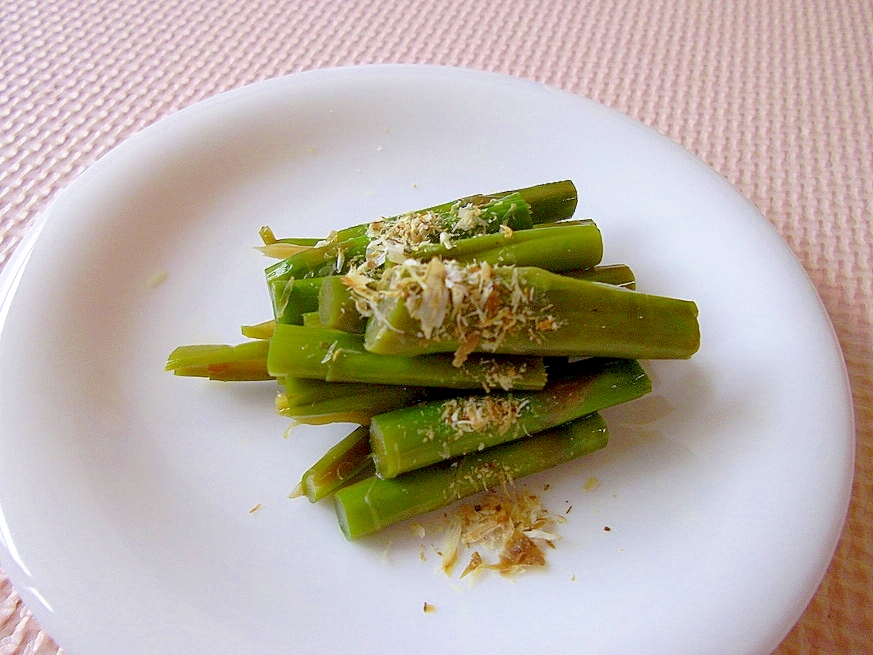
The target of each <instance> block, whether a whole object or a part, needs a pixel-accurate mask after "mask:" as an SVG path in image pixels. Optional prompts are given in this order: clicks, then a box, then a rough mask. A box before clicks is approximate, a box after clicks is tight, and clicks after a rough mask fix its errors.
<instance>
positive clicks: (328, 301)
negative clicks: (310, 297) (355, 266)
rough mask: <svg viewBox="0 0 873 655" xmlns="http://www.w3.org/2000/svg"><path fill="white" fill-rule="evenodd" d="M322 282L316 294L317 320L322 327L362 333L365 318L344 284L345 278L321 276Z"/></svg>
mask: <svg viewBox="0 0 873 655" xmlns="http://www.w3.org/2000/svg"><path fill="white" fill-rule="evenodd" d="M322 279H323V280H324V282H323V283H322V285H321V289H320V290H319V294H318V320H319V321H320V323H321V324H322V325H323V326H324V327H329V328H333V329H335V330H342V331H343V332H353V333H355V334H363V333H364V329H365V328H366V327H367V319H366V317H364V316H363V315H362V314H361V313H360V312H359V311H358V308H357V307H356V306H355V297H354V296H353V295H352V292H351V289H349V287H348V285H347V284H346V281H345V278H344V277H343V276H339V275H331V276H328V277H325V278H322Z"/></svg>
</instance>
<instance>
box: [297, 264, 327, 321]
mask: <svg viewBox="0 0 873 655" xmlns="http://www.w3.org/2000/svg"><path fill="white" fill-rule="evenodd" d="M328 277H329V276H328ZM322 279H327V278H322ZM300 318H301V321H302V322H301V325H303V327H327V326H326V325H324V324H323V323H322V322H321V317H320V316H319V315H318V312H317V311H316V312H306V313H305V314H303V315H302V316H301V317H300Z"/></svg>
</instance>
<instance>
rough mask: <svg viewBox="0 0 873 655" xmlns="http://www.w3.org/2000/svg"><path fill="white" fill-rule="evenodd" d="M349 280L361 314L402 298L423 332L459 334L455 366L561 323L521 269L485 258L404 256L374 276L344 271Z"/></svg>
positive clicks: (437, 337) (445, 336) (439, 337)
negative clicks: (500, 266)
mask: <svg viewBox="0 0 873 655" xmlns="http://www.w3.org/2000/svg"><path fill="white" fill-rule="evenodd" d="M507 271H508V272H507ZM346 284H347V285H348V286H349V288H350V289H351V290H352V293H353V295H354V296H355V299H356V304H357V308H358V311H360V312H361V314H362V315H363V316H373V315H375V314H377V313H378V312H379V306H380V304H381V303H382V301H383V300H386V299H400V300H402V301H403V303H404V305H405V307H406V309H407V311H408V312H409V315H410V316H411V317H412V318H413V319H415V320H417V321H418V322H419V323H420V333H419V335H420V336H421V337H423V338H425V339H428V340H434V341H445V340H450V341H451V340H457V341H458V344H459V345H458V347H457V349H456V351H455V360H454V364H455V366H461V365H462V364H463V363H464V361H465V360H466V359H467V357H468V355H469V354H470V353H471V352H473V351H475V350H484V351H488V352H494V351H495V350H497V348H498V347H499V346H500V344H501V342H502V341H503V340H504V339H505V338H506V337H507V336H508V335H514V334H526V335H527V337H528V338H529V339H530V340H532V341H537V342H539V341H541V340H542V333H543V332H549V331H555V330H557V329H559V328H560V327H561V325H562V323H561V321H560V320H558V318H557V317H556V316H555V315H554V313H553V310H554V307H553V305H551V304H550V303H548V302H547V301H546V300H545V299H544V298H542V297H538V294H537V292H536V290H535V289H533V288H532V287H531V286H529V285H528V284H526V283H525V282H524V280H523V279H522V278H521V276H520V275H519V271H518V269H516V268H512V269H495V268H494V267H493V266H491V265H490V264H488V263H487V262H483V263H469V264H461V263H458V262H457V261H454V260H443V259H441V258H439V257H434V258H432V259H431V260H430V261H429V262H420V261H418V260H414V259H406V260H404V261H403V262H402V263H401V264H399V265H397V266H392V267H390V268H388V269H387V270H386V271H385V272H384V273H383V274H382V277H381V278H380V279H379V280H378V281H376V282H373V281H372V280H371V279H369V278H368V277H367V276H366V275H365V274H363V273H361V272H360V271H358V272H355V273H352V274H350V275H347V276H346Z"/></svg>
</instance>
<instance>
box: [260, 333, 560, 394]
mask: <svg viewBox="0 0 873 655" xmlns="http://www.w3.org/2000/svg"><path fill="white" fill-rule="evenodd" d="M267 368H268V370H269V371H270V373H271V374H272V375H274V376H276V377H279V376H289V377H299V378H310V379H317V380H326V381H328V382H372V383H379V384H395V385H408V386H421V387H447V388H453V389H476V388H485V389H491V388H498V387H500V386H501V385H500V384H499V382H500V381H511V382H512V384H511V385H510V386H511V387H512V388H515V389H541V388H542V387H543V386H544V385H545V382H546V375H545V366H544V365H543V362H542V359H541V358H536V357H534V358H527V357H522V358H513V357H509V358H496V357H494V356H487V355H483V356H478V357H471V358H470V360H469V361H468V362H466V363H465V364H464V365H463V366H460V367H458V366H453V365H452V357H451V356H447V355H439V354H438V355H428V356H427V357H398V356H390V355H389V356H386V355H374V354H373V353H369V352H367V351H366V350H365V349H364V344H363V338H362V337H361V335H357V334H349V333H346V332H342V331H340V330H331V329H328V328H316V327H303V326H299V325H282V324H279V325H276V331H275V333H274V334H273V337H272V339H271V340H270V348H269V353H268V357H267Z"/></svg>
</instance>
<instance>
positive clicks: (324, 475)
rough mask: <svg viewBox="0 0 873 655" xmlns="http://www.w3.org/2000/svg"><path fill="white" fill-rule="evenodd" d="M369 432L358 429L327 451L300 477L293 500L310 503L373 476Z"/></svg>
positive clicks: (362, 428)
mask: <svg viewBox="0 0 873 655" xmlns="http://www.w3.org/2000/svg"><path fill="white" fill-rule="evenodd" d="M373 473H374V469H373V460H372V459H371V458H370V431H369V430H368V429H367V428H365V427H359V428H357V429H356V430H355V431H354V432H352V433H351V434H349V435H348V436H347V437H345V438H344V439H343V440H342V441H340V442H339V443H338V444H336V445H335V446H333V447H332V448H331V449H330V450H328V451H327V452H326V453H325V454H324V455H323V456H322V457H321V459H319V460H318V461H317V462H316V463H315V464H313V465H312V467H311V468H309V469H307V471H306V472H305V473H304V474H303V477H302V478H301V480H300V485H299V486H298V488H297V489H295V491H294V493H292V497H293V496H298V495H305V496H306V497H307V498H308V499H309V502H311V503H314V502H316V501H318V500H321V499H322V498H324V497H325V496H328V495H330V494H332V493H333V492H334V491H336V490H337V489H339V488H341V487H343V486H346V485H348V484H350V483H352V482H355V481H357V480H359V479H363V478H365V477H369V476H370V475H373Z"/></svg>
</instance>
